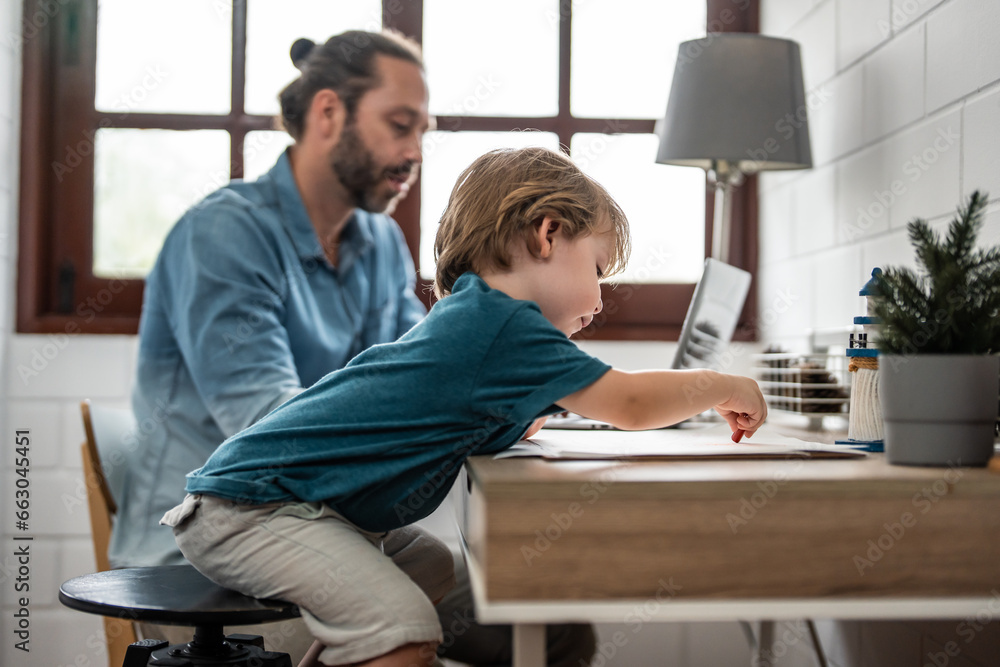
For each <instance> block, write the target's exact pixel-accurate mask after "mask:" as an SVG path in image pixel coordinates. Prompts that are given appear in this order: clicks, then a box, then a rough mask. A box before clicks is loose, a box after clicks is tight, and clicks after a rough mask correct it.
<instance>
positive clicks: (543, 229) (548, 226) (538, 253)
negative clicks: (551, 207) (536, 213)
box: [528, 216, 562, 259]
mask: <svg viewBox="0 0 1000 667" xmlns="http://www.w3.org/2000/svg"><path fill="white" fill-rule="evenodd" d="M561 227H562V223H561V222H559V221H558V220H555V219H554V218H552V217H550V216H545V217H543V218H540V219H538V220H536V221H535V227H534V231H533V233H532V234H531V237H530V238H529V239H528V250H529V251H531V254H532V256H534V257H538V258H539V259H548V258H549V256H550V255H552V242H553V240H554V239H555V237H556V235H558V233H559V230H560V229H561Z"/></svg>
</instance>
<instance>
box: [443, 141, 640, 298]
mask: <svg viewBox="0 0 1000 667" xmlns="http://www.w3.org/2000/svg"><path fill="white" fill-rule="evenodd" d="M545 216H549V217H550V218H552V219H553V220H556V221H558V222H559V223H560V225H561V227H560V228H561V229H562V231H563V232H564V233H565V234H566V236H567V237H568V238H570V239H573V238H577V237H579V236H586V235H588V234H595V233H611V234H613V236H614V244H613V246H612V251H611V258H610V261H609V262H608V266H607V267H606V269H605V271H604V275H605V276H611V275H614V274H616V273H619V272H621V270H622V269H624V268H625V264H626V263H627V262H628V257H629V253H630V251H631V248H630V242H629V230H628V219H626V217H625V214H624V213H623V212H622V210H621V208H619V206H618V204H617V203H616V202H615V200H614V199H612V198H611V195H609V194H608V192H607V190H605V189H604V188H603V187H602V186H601V185H600V184H599V183H598V182H597V181H595V180H594V179H592V178H590V177H589V176H587V175H586V174H584V173H583V172H582V171H581V170H580V168H579V167H577V166H576V165H575V164H574V163H573V161H572V160H570V159H569V158H568V157H567V156H565V155H563V154H562V153H559V152H556V151H552V150H549V149H547V148H521V149H512V148H501V149H497V150H493V151H490V152H489V153H486V154H485V155H483V156H481V157H479V158H477V159H476V160H475V161H474V162H473V163H472V164H471V165H469V166H468V167H467V168H466V169H465V171H463V172H462V175H461V176H459V177H458V182H457V183H456V184H455V188H454V189H453V190H452V191H451V197H449V199H448V207H447V208H446V209H445V211H444V214H443V215H442V216H441V223H440V225H439V226H438V231H437V237H436V238H435V240H434V257H435V259H436V260H437V272H436V276H435V281H434V293H435V294H437V296H438V298H441V297H444V296H447V295H448V294H450V293H451V288H452V286H453V285H454V284H455V281H456V280H457V279H458V277H459V276H460V275H462V274H463V273H465V272H466V271H474V272H482V271H486V270H489V269H507V268H510V260H511V249H512V248H513V247H514V244H515V243H517V242H522V243H526V244H527V246H528V249H529V250H530V251H531V252H532V253H535V252H537V250H538V249H537V248H536V247H535V244H534V243H533V242H532V239H533V232H534V225H535V223H536V222H538V221H540V220H542V218H544V217H545ZM609 225H610V229H609Z"/></svg>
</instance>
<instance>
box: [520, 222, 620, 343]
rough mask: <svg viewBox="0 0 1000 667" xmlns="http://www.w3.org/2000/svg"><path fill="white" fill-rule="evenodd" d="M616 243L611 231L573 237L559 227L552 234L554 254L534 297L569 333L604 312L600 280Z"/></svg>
mask: <svg viewBox="0 0 1000 667" xmlns="http://www.w3.org/2000/svg"><path fill="white" fill-rule="evenodd" d="M613 245H614V239H613V238H612V236H611V234H610V233H607V232H604V233H600V232H595V233H592V234H588V235H586V236H578V237H576V238H575V239H569V238H566V236H565V235H564V234H563V233H562V231H561V230H557V231H556V232H555V233H554V235H553V236H552V255H551V257H550V258H549V260H548V261H547V262H545V263H544V266H543V267H541V275H540V276H538V278H539V284H538V286H537V292H536V295H535V298H534V300H535V302H536V303H538V305H539V307H540V308H541V309H542V314H543V315H544V316H545V319H547V320H548V321H549V322H551V323H552V324H553V325H554V326H555V327H556V328H557V329H559V330H560V331H562V332H563V333H564V334H566V335H567V336H572V335H573V334H575V333H576V332H578V331H580V330H581V329H583V328H584V327H586V326H587V325H588V324H590V322H591V321H592V320H593V319H594V316H595V315H597V313H599V312H601V308H602V307H603V304H602V303H601V285H600V279H601V277H602V276H603V274H604V270H605V268H606V267H607V265H608V262H609V261H610V258H611V252H612V248H613Z"/></svg>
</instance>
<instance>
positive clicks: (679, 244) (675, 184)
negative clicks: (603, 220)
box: [570, 133, 705, 283]
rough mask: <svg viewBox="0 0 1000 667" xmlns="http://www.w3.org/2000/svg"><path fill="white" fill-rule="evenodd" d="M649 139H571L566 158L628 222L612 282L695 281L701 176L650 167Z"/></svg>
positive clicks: (700, 255)
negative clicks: (628, 244)
mask: <svg viewBox="0 0 1000 667" xmlns="http://www.w3.org/2000/svg"><path fill="white" fill-rule="evenodd" d="M658 147H659V140H658V139H657V138H656V135H653V134H619V135H610V134H584V133H580V134H575V135H573V140H572V143H571V146H570V150H571V155H572V156H573V159H574V160H575V161H576V163H577V164H578V165H579V166H580V168H581V169H583V170H584V171H585V172H586V173H588V174H590V175H591V176H592V177H594V178H595V179H596V180H597V181H598V182H600V183H601V185H603V186H604V187H605V188H607V189H608V192H610V193H611V196H612V197H614V198H615V201H617V202H618V205H619V206H621V208H622V210H623V211H624V212H625V215H626V216H627V217H628V220H629V226H630V228H631V231H632V257H631V259H630V261H629V265H628V268H627V269H626V270H625V272H624V273H622V274H619V275H617V276H615V277H614V279H613V280H614V281H615V282H629V283H675V282H682V283H683V282H696V281H697V280H698V278H699V277H700V276H701V270H702V265H703V264H704V262H705V172H704V171H702V170H701V169H695V168H693V167H673V166H668V165H664V164H656V162H655V159H656V149H657V148H658Z"/></svg>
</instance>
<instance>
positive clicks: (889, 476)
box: [456, 454, 1000, 667]
mask: <svg viewBox="0 0 1000 667" xmlns="http://www.w3.org/2000/svg"><path fill="white" fill-rule="evenodd" d="M464 474H465V476H464V477H463V480H462V484H461V485H457V486H456V488H459V489H461V491H462V492H463V495H464V496H465V498H464V501H462V502H460V505H459V510H458V511H459V515H460V517H459V524H460V532H461V533H462V536H463V539H464V541H465V544H464V545H463V546H464V547H465V549H466V556H467V560H468V562H469V571H470V577H471V579H472V587H473V593H474V597H475V602H476V610H477V614H478V617H479V620H480V621H482V622H485V623H514V624H515V639H516V642H515V643H516V647H517V648H516V650H517V651H518V654H517V656H516V659H515V664H516V665H518V666H519V667H520V666H521V665H532V666H533V665H542V664H544V661H543V660H542V649H543V643H542V638H543V633H542V628H543V626H542V625H541V624H544V623H548V622H563V621H595V622H600V621H603V622H617V623H623V622H624V623H629V622H632V621H635V620H641V621H642V622H646V621H722V620H727V621H735V620H743V621H750V620H783V619H800V618H842V619H848V618H853V619H873V618H897V619H902V618H962V617H965V616H969V615H973V616H974V615H975V614H976V613H977V612H979V611H982V610H984V609H989V610H991V611H993V612H1000V474H997V473H995V472H992V471H990V470H988V469H972V468H954V469H949V468H944V469H941V468H912V467H899V466H890V465H888V464H887V463H886V462H885V459H884V457H883V455H881V454H873V455H870V456H869V457H868V458H866V459H863V460H826V461H819V460H802V459H799V458H789V459H786V460H772V461H678V462H634V461H629V462H591V461H588V462H582V461H560V462H548V461H544V460H541V459H506V460H493V459H492V458H488V457H475V458H472V459H470V460H469V461H468V464H467V466H466V471H465V473H464ZM630 619H631V620H630Z"/></svg>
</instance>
